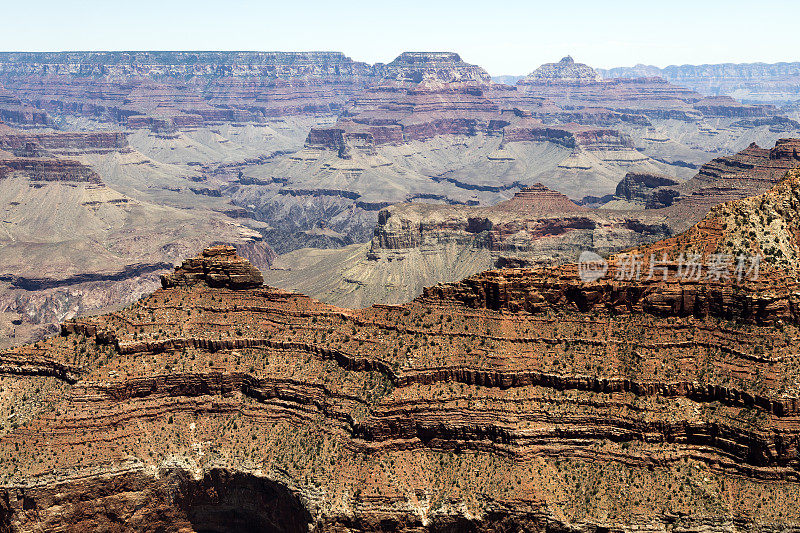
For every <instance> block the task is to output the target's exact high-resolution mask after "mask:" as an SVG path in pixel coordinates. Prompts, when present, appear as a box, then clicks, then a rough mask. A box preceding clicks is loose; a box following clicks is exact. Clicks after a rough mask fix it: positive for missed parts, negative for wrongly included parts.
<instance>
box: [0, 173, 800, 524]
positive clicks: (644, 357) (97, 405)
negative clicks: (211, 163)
mask: <svg viewBox="0 0 800 533" xmlns="http://www.w3.org/2000/svg"><path fill="white" fill-rule="evenodd" d="M799 184H800V174H798V173H794V174H792V175H791V176H790V177H789V179H787V180H786V181H784V182H782V183H780V184H779V185H777V186H776V187H775V188H774V189H773V190H771V191H770V192H768V193H766V194H764V195H762V196H760V197H756V198H752V199H748V200H740V201H737V202H732V203H730V204H726V205H724V206H720V207H719V208H717V209H715V210H714V211H713V212H712V213H711V214H710V215H709V218H708V219H706V220H704V221H703V222H702V223H701V224H699V225H697V226H696V227H695V228H694V229H692V230H691V231H689V232H688V233H686V234H684V235H681V236H679V237H677V238H674V239H670V240H667V241H663V242H659V243H656V244H654V245H651V246H648V247H642V248H639V249H637V250H636V253H638V254H640V255H641V256H643V257H648V256H649V255H650V254H658V255H659V257H660V255H661V253H667V256H668V261H667V262H666V263H665V264H667V269H666V272H667V275H666V278H664V277H662V276H661V275H659V276H657V277H655V278H653V279H640V280H636V279H631V280H624V279H622V280H616V279H614V278H615V274H616V273H617V272H619V271H620V269H622V268H624V267H623V256H618V257H614V258H612V259H611V261H610V266H609V271H608V273H607V276H606V277H601V278H600V279H598V280H596V281H592V282H584V281H582V280H581V278H580V276H579V275H578V273H579V272H578V268H577V267H576V266H575V265H570V266H562V267H554V268H549V269H539V270H524V269H504V270H497V271H491V272H486V273H484V274H481V275H478V276H475V277H473V278H470V279H467V280H464V281H463V282H459V283H454V284H448V285H440V286H437V287H432V288H430V289H428V290H426V291H425V294H424V295H423V296H422V297H421V298H419V299H417V300H415V301H414V302H411V303H409V304H406V305H402V306H375V307H371V308H367V309H362V310H350V309H342V308H336V307H332V306H328V305H324V304H321V303H319V302H316V301H314V300H312V299H310V298H307V297H305V296H302V295H299V294H296V293H288V292H285V291H280V290H277V289H273V288H269V287H264V286H253V287H251V288H236V289H232V288H230V287H227V286H217V287H214V286H213V283H209V281H211V280H210V279H208V278H206V279H203V280H199V281H200V282H198V283H191V284H175V285H171V284H167V286H166V287H165V288H163V289H160V290H158V291H156V292H155V293H154V294H152V295H151V296H149V297H147V298H144V299H142V300H141V301H139V302H137V303H136V304H134V305H132V306H129V307H128V308H126V309H123V310H121V311H118V312H115V313H111V314H107V315H103V316H98V317H91V318H83V319H77V320H72V321H69V322H67V323H65V324H64V325H63V327H62V334H61V335H60V336H57V337H54V338H51V339H48V340H47V341H44V342H43V343H39V344H37V345H31V346H26V347H22V348H18V349H16V350H13V351H8V352H4V353H2V355H1V356H0V359H2V361H1V362H2V365H0V372H2V374H3V376H4V377H3V378H2V379H3V380H4V384H5V385H6V387H7V391H8V392H7V394H6V395H4V397H3V400H2V402H1V403H0V408H2V410H3V414H5V413H6V412H11V411H12V409H13V413H14V416H13V417H11V418H8V419H6V420H12V421H13V422H12V423H10V424H9V423H6V424H5V425H3V433H2V436H1V437H0V450H2V451H3V454H2V456H3V457H11V456H12V455H13V457H14V459H13V460H11V461H0V474H2V480H3V487H2V498H0V502H2V509H3V514H2V520H3V524H4V527H6V528H8V529H13V530H18V531H33V530H36V529H37V528H43V529H51V528H55V527H58V528H60V529H62V530H66V531H73V530H74V531H78V530H86V529H96V528H103V527H107V528H108V527H116V528H117V529H126V530H138V529H142V528H144V527H147V528H153V529H157V528H160V527H163V528H183V529H184V530H186V531H204V530H217V531H236V530H241V529H242V528H244V527H250V528H262V529H270V528H272V529H275V528H277V529H278V530H283V531H305V530H307V529H314V530H316V531H342V530H345V531H441V530H458V531H463V530H467V531H485V530H500V531H503V530H509V529H515V530H516V529H522V530H532V531H553V530H559V531H563V530H574V529H587V530H593V531H596V530H600V529H604V530H611V529H614V530H620V531H638V530H641V529H643V528H648V529H665V528H667V527H678V528H681V529H704V530H709V531H723V530H729V529H745V530H750V529H760V530H765V529H766V530H776V531H777V530H779V529H785V528H791V527H795V526H796V524H797V523H798V522H800V515H798V514H797V513H798V509H800V505H798V502H800V490H799V489H798V482H797V480H798V479H800V475H798V464H799V463H798V451H797V442H798V439H799V438H800V435H798V429H797V427H798V426H797V420H796V419H797V414H798V409H799V408H800V405H798V401H797V394H798V389H797V384H796V383H795V380H794V378H793V376H794V375H795V374H796V369H797V365H798V361H797V356H796V350H795V343H796V337H797V332H798V329H797V328H798V315H797V313H796V302H795V300H796V296H795V295H796V293H797V292H798V287H797V282H796V280H795V277H794V275H793V271H791V270H787V266H788V265H789V263H788V262H786V263H782V262H780V261H778V259H779V257H780V256H779V254H777V253H776V252H774V251H771V250H770V248H769V247H770V246H771V244H770V243H771V242H772V237H773V236H774V237H777V238H778V239H779V241H780V242H781V243H783V244H782V245H781V250H785V252H788V251H791V252H792V253H794V254H795V256H796V255H797V254H798V252H799V251H800V248H798V245H799V244H800V243H798V241H797V235H798V232H797V231H796V228H795V226H796V225H797V217H796V213H797V209H798V198H800V196H798V190H800V185H799ZM536 198H537V196H536V195H533V194H532V193H530V192H528V193H526V194H524V195H523V198H522V200H525V201H534V202H535V201H536ZM550 201H551V202H555V203H563V202H564V200H563V199H559V197H558V196H557V195H552V194H551V195H550ZM575 210H576V211H577V212H580V211H581V209H580V208H575ZM771 214H774V215H775V218H773V220H768V219H767V218H766V217H767V216H769V215H771ZM730 222H736V224H730ZM751 232H754V233H755V234H756V235H760V236H764V237H765V238H761V239H756V240H752V239H745V238H744V237H745V236H747V235H749V234H750V233H751ZM730 243H732V244H730ZM731 246H733V247H734V248H735V247H736V246H744V247H745V250H746V251H748V252H751V253H755V252H760V253H762V254H764V257H765V264H764V269H763V270H762V271H761V273H760V277H758V278H754V277H752V276H750V275H748V277H746V278H743V279H737V278H736V277H726V278H720V279H710V278H702V279H700V278H698V279H697V280H682V279H678V277H677V270H676V269H677V260H678V258H677V256H678V255H679V254H680V253H694V252H696V251H703V252H704V253H734V252H735V250H734V248H731ZM220 256H224V257H225V261H221V262H219V263H218V265H219V269H218V270H216V271H215V274H217V275H221V276H222V277H223V278H225V279H229V278H230V279H233V278H234V277H235V276H236V275H237V274H238V273H239V272H240V270H241V267H242V265H243V264H244V262H243V261H242V260H240V259H238V258H236V257H235V256H233V255H232V254H231V253H230V252H229V250H222V249H215V250H210V251H207V252H205V253H204V254H201V256H200V258H202V259H199V261H200V262H201V263H203V262H205V263H212V262H214V261H217V258H220ZM770 258H772V259H773V260H768V259H770ZM670 261H671V262H670ZM197 264H198V263H197V262H196V261H189V262H188V263H187V267H188V268H189V270H192V271H193V272H194V271H198V272H199V270H201V269H199V268H198V267H197ZM795 266H796V264H795ZM645 268H647V263H645ZM179 270H180V269H179ZM202 270H205V268H202ZM187 274H188V272H187ZM112 443H113V444H112ZM111 524H115V526H111Z"/></svg>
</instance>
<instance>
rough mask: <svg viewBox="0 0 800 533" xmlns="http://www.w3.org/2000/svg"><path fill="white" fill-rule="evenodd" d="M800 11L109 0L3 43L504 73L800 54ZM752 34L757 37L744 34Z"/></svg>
mask: <svg viewBox="0 0 800 533" xmlns="http://www.w3.org/2000/svg"><path fill="white" fill-rule="evenodd" d="M792 9H795V10H796V9H797V8H795V7H794V6H793V4H791V3H789V2H784V1H775V0H773V1H766V2H762V3H761V4H760V5H758V6H754V5H753V4H752V3H746V2H743V1H739V0H732V1H728V2H717V1H714V2H704V3H698V2H689V1H687V0H676V1H674V2H673V3H671V4H670V5H669V6H665V5H652V4H649V5H646V6H643V5H637V4H635V3H632V2H624V1H620V0H609V1H607V2H604V3H598V2H588V1H586V0H576V1H574V2H572V3H570V4H569V5H568V7H567V8H565V9H560V8H559V6H557V5H552V4H551V3H538V2H529V3H524V2H517V1H511V2H507V3H504V4H502V5H500V6H498V7H495V6H492V5H490V6H488V7H487V5H486V4H485V3H481V2H474V1H472V0H468V1H463V2H453V1H446V2H438V3H436V4H431V3H425V2H421V1H419V0H411V1H409V2H405V3H403V4H392V5H384V4H380V5H375V4H373V3H367V2H347V3H322V2H317V1H314V2H294V3H281V4H275V5H264V4H252V5H251V3H250V2H245V1H235V0H234V1H231V2H228V3H226V4H225V5H224V6H221V5H216V6H213V7H212V6H211V5H210V4H209V3H206V2H189V1H187V0H179V1H176V2H171V3H162V2H155V1H154V0H143V1H142V2H140V3H138V4H136V5H135V6H132V7H131V8H130V9H129V10H128V11H127V12H126V13H125V14H124V16H120V13H119V6H117V5H114V4H109V3H104V2H99V1H98V0H85V1H81V2H70V3H60V2H55V1H54V0H43V1H41V2H37V3H36V4H33V3H28V4H13V5H9V6H7V7H4V14H5V15H6V17H7V20H8V21H15V20H23V21H25V20H27V21H33V22H32V23H30V24H9V25H8V27H6V28H4V32H3V33H0V50H3V51H9V52H41V51H132V50H146V51H160V50H168V51H189V50H191V51H202V50H207V51H212V50H213V51H233V50H236V51H241V50H246V51H314V50H333V51H340V52H343V53H344V54H345V55H347V56H349V57H351V58H353V59H354V60H357V61H365V62H368V63H376V62H382V63H388V62H389V61H391V60H392V59H394V58H395V57H397V56H398V55H399V54H400V53H402V52H404V51H423V50H425V51H428V50H430V51H452V52H457V53H459V54H460V55H461V57H462V58H463V59H464V60H465V61H467V62H469V63H475V64H478V65H480V66H482V67H484V68H485V69H486V70H487V71H488V72H489V73H490V74H492V75H494V76H500V75H523V74H527V73H529V72H531V71H532V70H533V69H535V68H536V67H537V66H539V65H540V64H542V63H547V62H553V61H558V60H559V59H561V58H562V57H563V56H565V55H568V54H569V55H572V57H574V58H575V60H576V61H578V62H582V63H587V64H589V65H591V66H593V67H596V68H613V67H628V66H633V65H636V64H639V63H642V64H646V65H655V66H658V67H662V68H663V67H665V66H668V65H682V64H695V65H696V64H705V63H752V62H764V63H777V62H783V61H797V60H800V57H798V56H797V55H794V56H793V55H790V54H796V53H797V50H798V48H799V47H800V33H798V32H797V29H796V27H795V26H794V24H795V22H794V21H795V20H796V17H792V16H786V14H787V13H786V12H787V10H792ZM743 36H746V38H743Z"/></svg>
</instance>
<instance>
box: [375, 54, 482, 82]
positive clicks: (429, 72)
mask: <svg viewBox="0 0 800 533" xmlns="http://www.w3.org/2000/svg"><path fill="white" fill-rule="evenodd" d="M384 79H387V80H396V81H410V82H414V83H421V82H422V81H425V80H432V81H439V82H442V83H454V82H469V83H477V84H489V83H491V81H492V78H491V76H489V73H488V72H486V71H485V70H483V68H481V67H479V66H478V65H473V64H471V63H467V62H465V61H464V60H462V59H461V56H459V55H458V54H456V53H455V52H403V53H402V54H400V55H399V56H397V58H396V59H395V60H394V61H392V62H391V63H389V64H388V65H386V75H385V77H384Z"/></svg>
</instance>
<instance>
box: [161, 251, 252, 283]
mask: <svg viewBox="0 0 800 533" xmlns="http://www.w3.org/2000/svg"><path fill="white" fill-rule="evenodd" d="M197 283H205V284H206V285H208V286H209V287H227V288H230V289H252V288H254V287H260V286H261V285H262V284H263V283H264V280H263V278H262V277H261V272H259V271H258V269H257V268H256V267H254V266H253V265H251V264H250V262H249V261H247V260H246V259H242V258H241V257H239V256H238V255H237V254H236V248H234V247H233V246H224V245H221V246H212V247H211V248H206V249H205V250H203V251H202V252H201V253H200V254H199V255H198V256H197V257H194V258H192V259H187V260H186V261H184V262H183V263H182V264H181V265H180V266H176V267H175V272H173V273H172V274H164V275H163V276H161V286H162V287H164V288H165V289H166V288H168V287H179V286H181V287H182V286H192V285H195V284H197Z"/></svg>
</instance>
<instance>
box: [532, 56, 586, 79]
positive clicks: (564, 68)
mask: <svg viewBox="0 0 800 533" xmlns="http://www.w3.org/2000/svg"><path fill="white" fill-rule="evenodd" d="M596 81H600V75H599V74H598V73H597V72H595V70H594V69H593V68H592V67H590V66H589V65H586V64H584V63H576V62H575V60H574V59H572V56H567V57H565V58H563V59H561V61H559V62H558V63H545V64H544V65H542V66H540V67H539V68H537V69H536V70H534V71H533V72H531V73H530V74H529V75H528V76H527V77H526V78H525V79H524V80H520V83H524V82H528V83H547V82H572V83H574V82H596Z"/></svg>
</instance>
